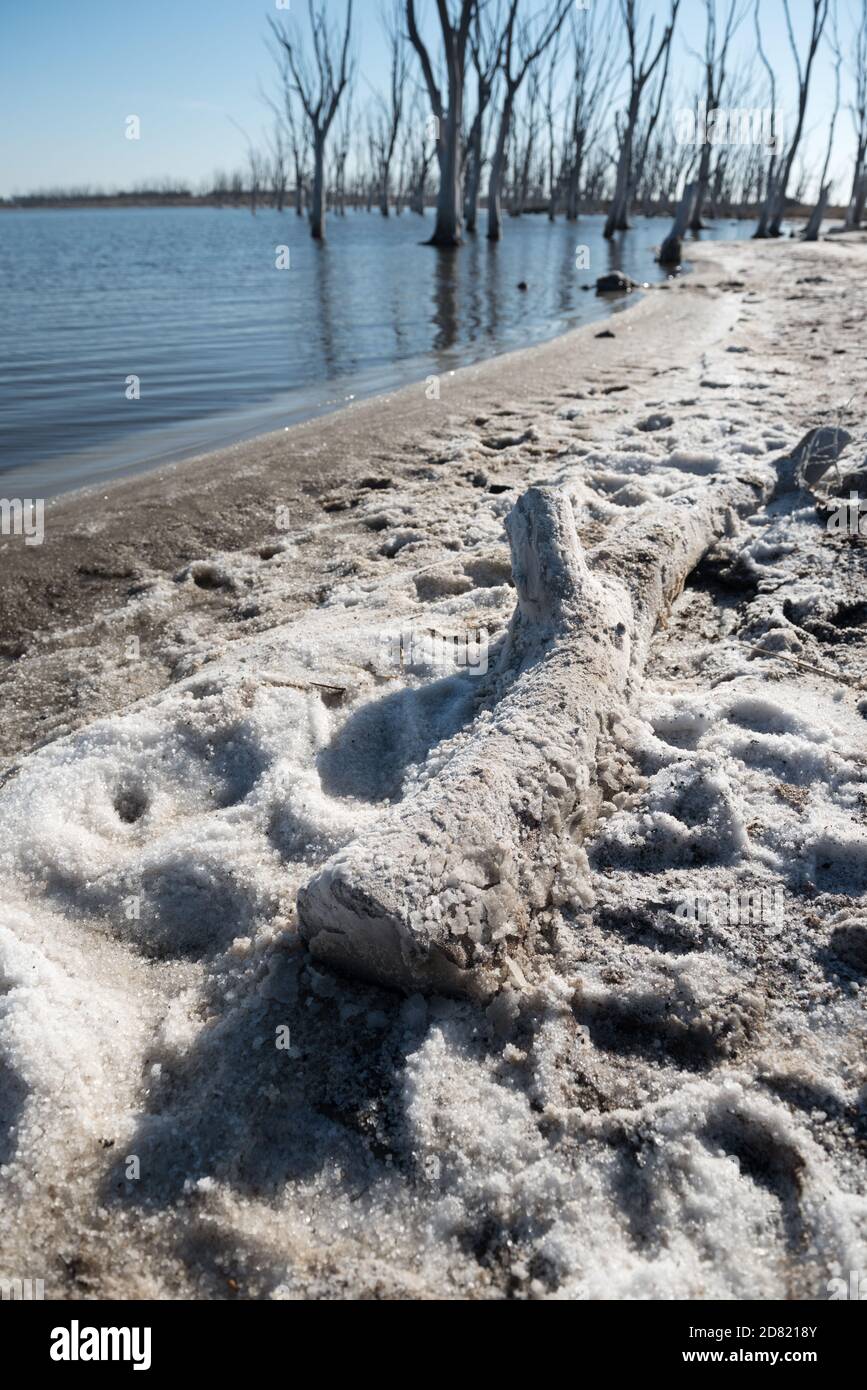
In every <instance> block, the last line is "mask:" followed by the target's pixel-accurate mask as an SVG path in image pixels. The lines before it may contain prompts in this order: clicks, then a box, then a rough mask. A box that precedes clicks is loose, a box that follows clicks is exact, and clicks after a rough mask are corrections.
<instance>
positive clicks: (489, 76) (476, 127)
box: [464, 0, 501, 232]
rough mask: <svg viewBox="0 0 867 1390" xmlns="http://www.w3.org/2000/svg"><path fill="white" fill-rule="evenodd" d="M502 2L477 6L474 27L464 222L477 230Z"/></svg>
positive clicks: (497, 55) (496, 69)
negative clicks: (472, 101)
mask: <svg viewBox="0 0 867 1390" xmlns="http://www.w3.org/2000/svg"><path fill="white" fill-rule="evenodd" d="M500 16H501V3H500V0H497V8H496V11H495V12H494V13H493V14H492V13H491V12H489V11H488V9H487V8H485V7H482V8H479V9H477V10H476V15H475V18H474V20H473V27H472V29H471V31H470V53H471V55H472V60H473V68H474V70H475V74H476V112H475V115H474V117H473V123H472V125H471V126H470V133H469V137H468V139H467V168H466V172H465V179H464V222H465V223H466V229H467V231H468V232H475V230H476V228H477V226H478V220H479V194H480V192H481V187H482V174H483V173H484V166H485V155H484V147H485V121H486V118H487V112H488V107H489V106H490V103H491V97H492V95H493V92H494V87H495V85H496V80H497V72H498V70H499V66H500V32H501V23H500Z"/></svg>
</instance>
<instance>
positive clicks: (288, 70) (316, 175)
mask: <svg viewBox="0 0 867 1390" xmlns="http://www.w3.org/2000/svg"><path fill="white" fill-rule="evenodd" d="M309 6H310V29H311V32H312V35H313V53H314V57H315V60H316V74H317V75H316V79H315V80H314V79H313V78H312V77H311V75H310V73H309V71H308V70H307V68H306V65H305V63H304V62H303V59H300V58H299V55H298V54H297V52H296V45H295V40H294V38H293V35H292V32H291V30H290V29H289V28H288V27H287V26H286V25H284V26H283V27H282V28H281V27H280V26H279V25H278V24H277V23H276V22H275V20H273V19H271V18H269V20H268V23H269V24H270V26H271V32H272V33H273V35H274V38H275V39H276V41H277V45H278V48H277V52H278V54H281V63H282V72H281V75H282V80H283V86H284V90H285V89H287V88H288V89H290V90H291V91H295V92H297V93H298V96H299V97H300V99H301V104H302V106H303V107H304V113H305V115H306V117H307V121H308V124H309V126H310V134H311V138H312V144H313V195H312V202H311V206H310V235H311V236H312V237H313V240H314V241H324V240H325V148H326V144H327V141H328V132H329V131H330V129H331V125H332V122H333V121H334V117H335V116H336V115H337V109H338V107H339V105H340V101H341V98H342V96H343V93H344V92H345V90H346V87H347V85H348V83H349V80H350V75H351V63H350V58H349V41H350V38H351V36H352V0H347V3H346V29H345V31H344V35H343V42H342V45H340V48H339V53H340V59H339V64H336V63H335V59H334V57H333V56H332V49H333V50H334V52H335V53H336V52H337V51H338V50H337V43H336V40H335V39H334V38H333V37H332V35H331V33H330V32H329V29H328V25H327V21H326V17H325V7H324V0H323V3H322V4H319V5H317V3H316V0H309Z"/></svg>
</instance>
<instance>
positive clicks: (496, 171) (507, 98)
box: [488, 0, 571, 241]
mask: <svg viewBox="0 0 867 1390" xmlns="http://www.w3.org/2000/svg"><path fill="white" fill-rule="evenodd" d="M570 8H571V0H548V4H547V5H545V6H543V8H542V9H541V10H540V12H539V14H538V15H537V16H536V17H535V18H534V19H532V20H529V21H527V22H526V23H523V24H521V25H520V26H519V25H518V0H508V10H507V14H506V21H505V26H504V29H503V34H502V39H501V42H500V46H499V47H500V72H501V74H502V80H503V89H504V90H503V105H502V109H501V111H500V120H499V128H498V131H497V142H496V145H495V147H494V153H493V157H492V159H491V171H490V177H489V180H488V240H489V241H499V240H500V238H501V236H502V234H503V229H502V228H503V221H502V209H501V205H500V204H501V191H502V178H503V168H504V162H505V155H506V144H507V142H508V138H509V131H510V129H511V124H512V113H513V111H514V107H515V98H516V96H517V94H518V92H519V91H520V89H521V86H522V85H523V82H524V79H525V78H526V76H527V73H528V72H529V71H530V69H531V68H532V67H533V66H534V65H535V63H536V62H538V60H539V58H540V57H541V56H542V54H543V53H544V52H545V51H546V49H548V48H549V47H550V46H551V44H552V43H553V42H554V39H555V38H556V37H557V35H558V34H559V32H560V30H561V28H562V27H563V24H564V22H565V19H566V15H567V14H568V13H569V10H570Z"/></svg>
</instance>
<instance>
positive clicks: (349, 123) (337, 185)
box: [333, 83, 354, 217]
mask: <svg viewBox="0 0 867 1390" xmlns="http://www.w3.org/2000/svg"><path fill="white" fill-rule="evenodd" d="M353 98H354V92H353V87H352V84H351V83H350V85H349V87H348V89H347V93H346V100H345V101H344V103H343V105H342V107H341V112H340V120H339V121H338V123H337V140H336V148H335V151H334V198H333V203H334V207H335V208H336V209H337V212H338V214H339V215H340V216H341V217H345V216H346V164H347V161H348V159H349V150H350V147H351V145H352V134H353Z"/></svg>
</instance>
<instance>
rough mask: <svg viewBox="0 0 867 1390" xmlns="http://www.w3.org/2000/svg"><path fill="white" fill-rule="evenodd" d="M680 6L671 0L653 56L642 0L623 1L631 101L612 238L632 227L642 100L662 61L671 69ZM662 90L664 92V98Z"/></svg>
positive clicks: (609, 226) (609, 229)
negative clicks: (642, 25)
mask: <svg viewBox="0 0 867 1390" xmlns="http://www.w3.org/2000/svg"><path fill="white" fill-rule="evenodd" d="M679 8H680V0H671V13H670V17H669V22H668V25H667V27H666V29H665V31H664V33H663V35H662V38H661V40H660V42H659V46H658V48H657V50H656V53H655V55H654V57H653V58H652V59H651V58H650V39H651V36H652V27H651V31H650V34H648V37H647V40H646V43H645V46H644V49H643V52H642V53H641V54H639V48H640V46H641V44H642V42H643V41H642V40H641V38H640V35H639V32H638V31H639V27H640V15H639V11H638V0H621V10H622V14H623V22H624V26H625V29H626V46H627V50H628V53H629V58H628V64H629V102H628V104H627V108H626V115H625V119H624V120H623V122H622V123H621V127H620V132H619V133H620V152H619V154H618V158H617V173H616V176H615V182H614V197H613V198H612V200H611V206H610V208H609V209H608V216H607V218H606V220H605V236H606V238H607V239H608V240H609V241H610V240H611V238H612V237H613V236H614V233H615V232H617V231H622V230H625V229H626V228H628V226H629V201H630V193H631V190H632V182H633V178H634V174H635V170H634V168H633V163H634V153H635V135H636V130H637V127H638V119H639V116H640V114H641V102H642V98H643V96H644V92H645V88H646V87H647V84H648V82H649V81H650V79H651V78H652V76H653V74H654V72H655V71H656V69H657V67H658V66H659V64H660V63H661V62H662V61H663V59H664V60H665V66H666V69H667V65H668V60H669V57H670V54H671V41H672V38H673V37H674V28H675V25H676V23H677V12H678V10H679ZM661 98H662V92H661V91H660V100H661Z"/></svg>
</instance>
